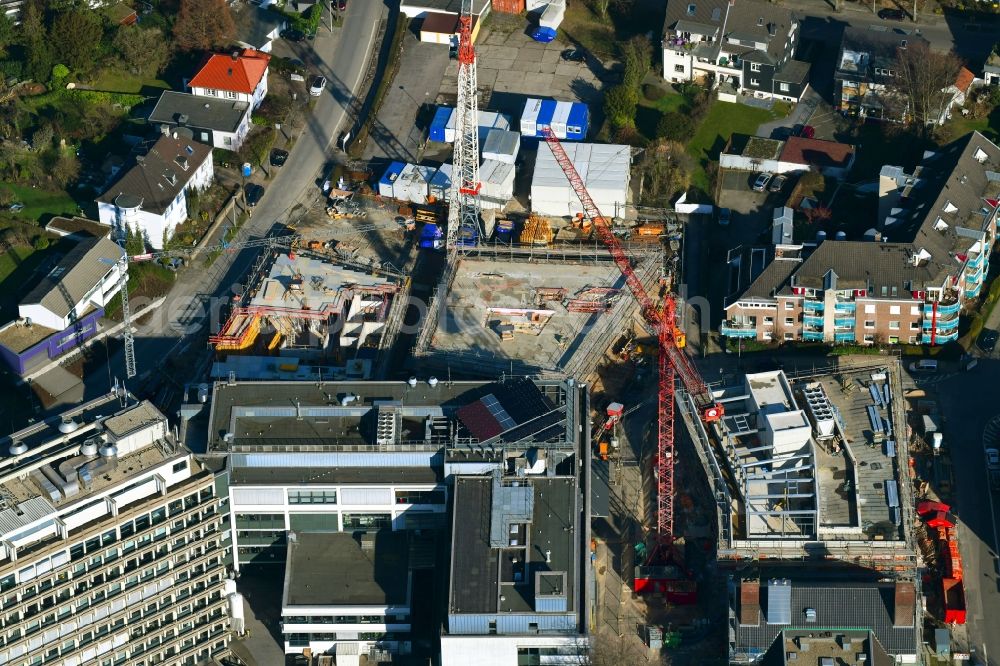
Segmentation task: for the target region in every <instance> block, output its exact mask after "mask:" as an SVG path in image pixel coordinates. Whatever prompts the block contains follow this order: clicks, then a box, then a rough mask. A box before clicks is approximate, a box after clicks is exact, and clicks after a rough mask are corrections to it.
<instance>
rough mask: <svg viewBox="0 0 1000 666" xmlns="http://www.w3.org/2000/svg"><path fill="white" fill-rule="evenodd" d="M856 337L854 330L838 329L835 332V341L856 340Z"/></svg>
mask: <svg viewBox="0 0 1000 666" xmlns="http://www.w3.org/2000/svg"><path fill="white" fill-rule="evenodd" d="M855 339H856V336H855V335H854V331H837V332H835V333H834V334H833V341H834V342H854V340H855Z"/></svg>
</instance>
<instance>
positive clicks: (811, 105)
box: [757, 87, 822, 139]
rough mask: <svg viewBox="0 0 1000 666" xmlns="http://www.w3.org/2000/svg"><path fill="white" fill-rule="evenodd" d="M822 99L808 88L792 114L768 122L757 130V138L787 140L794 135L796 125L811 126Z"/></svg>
mask: <svg viewBox="0 0 1000 666" xmlns="http://www.w3.org/2000/svg"><path fill="white" fill-rule="evenodd" d="M821 102H822V99H821V98H820V96H819V93H817V92H816V91H815V90H813V89H812V87H809V88H806V92H805V94H803V95H802V99H800V100H799V102H798V103H797V104H796V105H795V106H794V107H793V108H792V112H791V113H789V114H788V115H787V116H785V117H784V118H778V119H777V120H771V121H768V122H766V123H764V124H762V125H761V126H759V127H758V128H757V136H763V137H767V138H770V139H787V138H788V137H789V136H791V135H792V130H794V129H795V126H796V125H799V126H802V125H809V124H810V123H809V119H810V118H812V115H813V114H814V113H815V112H816V108H817V107H818V106H819V105H820V103H821Z"/></svg>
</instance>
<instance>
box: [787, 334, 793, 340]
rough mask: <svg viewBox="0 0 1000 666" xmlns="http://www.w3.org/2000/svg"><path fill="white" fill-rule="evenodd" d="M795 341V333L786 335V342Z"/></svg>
mask: <svg viewBox="0 0 1000 666" xmlns="http://www.w3.org/2000/svg"><path fill="white" fill-rule="evenodd" d="M794 339H795V334H794V333H785V340H794Z"/></svg>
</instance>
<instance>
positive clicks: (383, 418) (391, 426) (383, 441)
mask: <svg viewBox="0 0 1000 666" xmlns="http://www.w3.org/2000/svg"><path fill="white" fill-rule="evenodd" d="M396 417H397V411H396V409H394V408H391V407H390V408H379V410H378V416H377V419H376V423H375V443H376V444H378V445H379V446H388V445H390V444H395V443H396V421H397V418H396Z"/></svg>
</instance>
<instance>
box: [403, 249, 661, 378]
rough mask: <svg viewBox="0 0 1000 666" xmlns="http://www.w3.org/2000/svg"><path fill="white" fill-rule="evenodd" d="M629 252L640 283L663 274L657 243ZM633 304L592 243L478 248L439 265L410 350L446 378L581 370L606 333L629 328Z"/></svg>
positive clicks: (601, 347)
mask: <svg viewBox="0 0 1000 666" xmlns="http://www.w3.org/2000/svg"><path fill="white" fill-rule="evenodd" d="M630 256H631V257H632V258H633V260H634V261H635V265H636V269H635V270H636V273H637V274H638V276H639V277H640V279H641V280H642V282H643V283H644V284H646V285H647V288H648V289H650V290H651V291H652V290H655V289H656V285H657V284H658V282H659V281H660V280H661V279H662V278H663V276H664V263H663V251H662V246H660V245H659V244H657V243H653V244H640V245H637V246H636V247H635V248H634V251H632V252H631V254H630ZM636 307H637V305H636V301H635V299H634V298H632V296H631V294H630V293H629V291H628V287H627V285H626V284H625V279H624V278H623V277H622V275H621V272H620V271H619V269H618V267H617V266H616V265H615V263H614V262H613V261H612V260H611V256H610V255H609V254H608V252H607V250H605V249H604V248H603V247H601V246H597V247H594V246H593V245H589V246H588V245H586V244H577V245H566V246H563V247H556V246H550V247H543V248H535V247H530V246H492V247H490V246H481V247H479V248H475V250H470V251H467V252H466V253H465V254H463V255H461V256H459V258H458V259H457V260H456V261H455V262H454V264H453V265H452V266H451V269H450V271H446V272H445V274H444V277H443V278H442V281H441V283H440V284H439V286H438V289H437V291H436V292H435V296H434V298H433V300H432V302H431V303H430V305H429V307H428V316H427V317H426V318H425V321H424V322H423V325H422V328H421V331H420V334H419V336H418V340H417V346H416V350H415V356H416V358H417V360H418V361H419V362H420V364H421V365H422V366H424V367H434V368H436V369H437V370H438V371H439V372H445V371H448V372H451V373H454V374H456V375H462V374H466V375H468V374H471V375H475V376H484V375H485V376H490V375H495V374H497V373H502V372H509V373H515V374H520V373H532V374H540V375H544V374H546V373H553V374H559V375H575V376H588V375H589V374H590V373H591V372H593V370H594V369H595V367H596V366H597V363H598V361H599V360H600V359H601V357H602V355H603V354H604V352H605V350H606V349H607V347H608V344H609V342H610V340H612V339H614V338H616V337H618V335H619V334H620V333H621V331H622V330H623V329H625V328H630V327H631V326H632V317H633V315H634V314H635V312H636Z"/></svg>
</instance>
